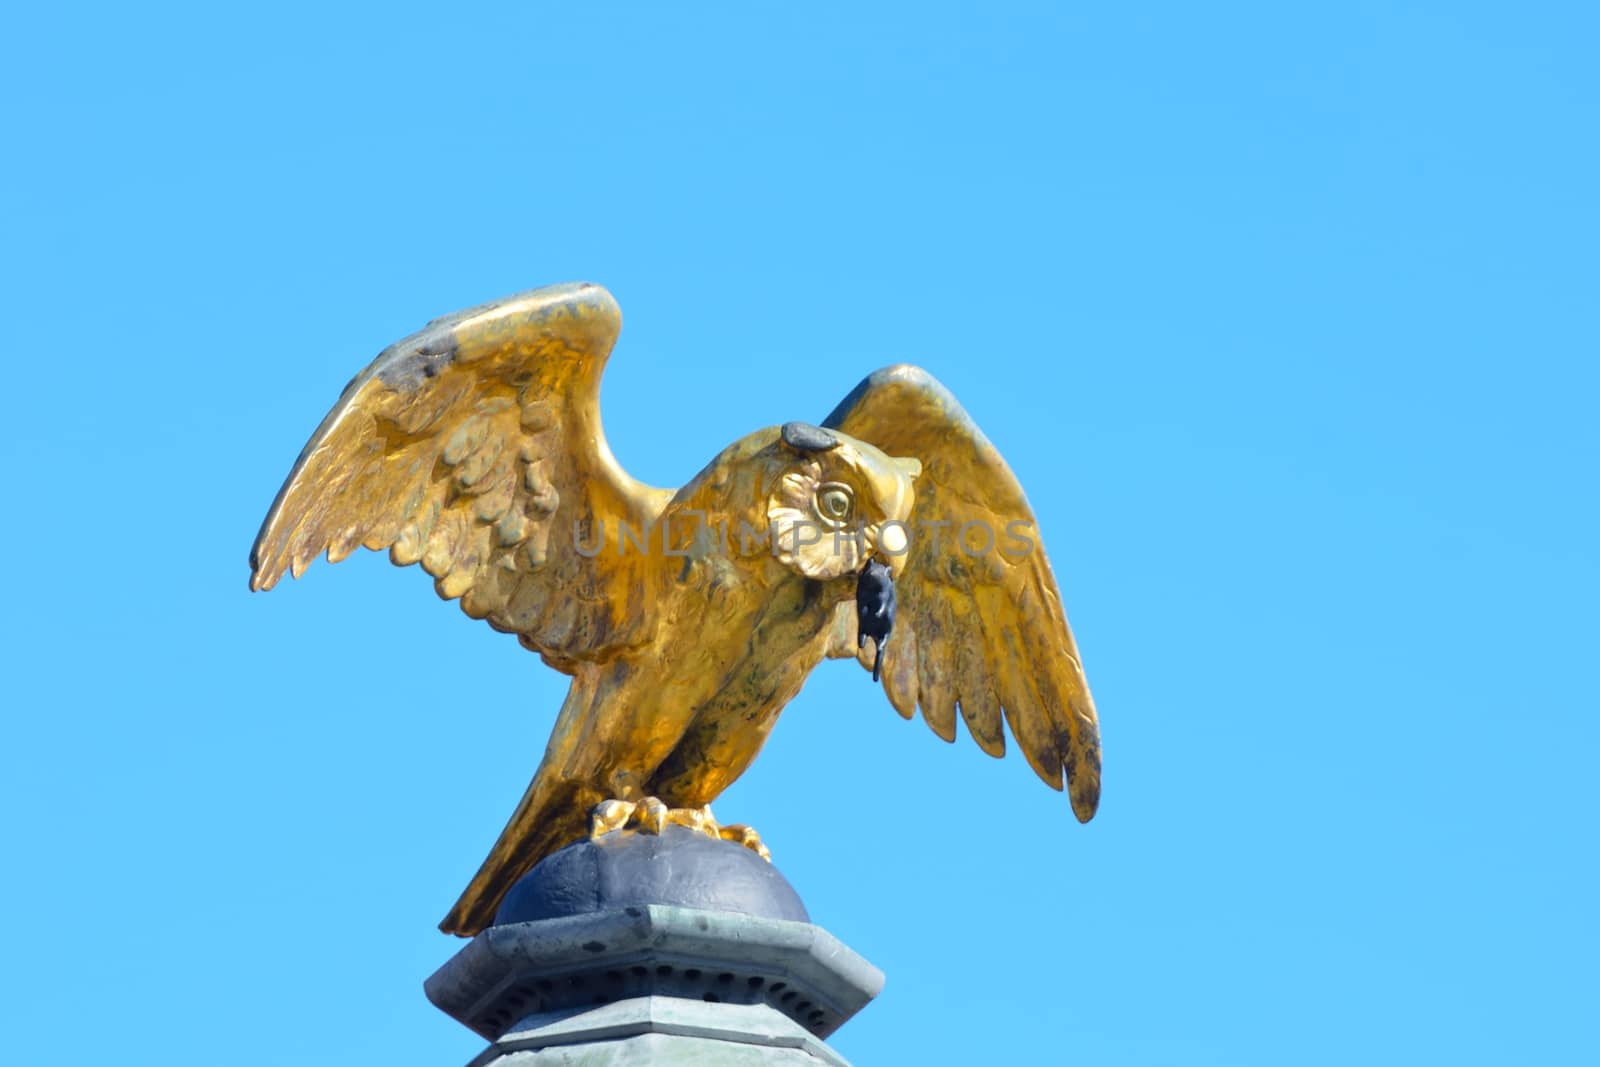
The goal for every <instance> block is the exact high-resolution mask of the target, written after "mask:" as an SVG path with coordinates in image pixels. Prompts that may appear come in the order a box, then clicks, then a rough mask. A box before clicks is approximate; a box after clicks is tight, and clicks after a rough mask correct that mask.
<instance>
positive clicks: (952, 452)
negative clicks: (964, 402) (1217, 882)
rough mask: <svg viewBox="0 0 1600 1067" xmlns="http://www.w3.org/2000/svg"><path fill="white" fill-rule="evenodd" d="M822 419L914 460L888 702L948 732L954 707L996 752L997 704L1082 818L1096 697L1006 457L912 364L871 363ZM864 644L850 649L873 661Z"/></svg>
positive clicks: (1089, 800) (887, 658)
mask: <svg viewBox="0 0 1600 1067" xmlns="http://www.w3.org/2000/svg"><path fill="white" fill-rule="evenodd" d="M823 425H825V426H830V427H833V428H834V429H837V430H841V431H843V432H845V433H847V434H850V435H851V436H852V437H858V438H860V439H861V440H863V441H867V442H869V443H871V444H874V445H876V446H877V447H878V448H881V449H882V450H883V451H885V452H887V453H888V454H889V455H891V456H914V457H916V458H917V459H919V460H921V461H922V475H921V477H919V478H918V479H917V486H916V497H917V499H916V507H915V510H914V512H913V513H912V518H911V523H910V526H911V528H910V530H909V531H908V533H909V534H910V549H909V551H908V554H907V558H906V561H905V566H904V568H903V570H902V572H901V574H900V576H899V578H898V579H897V581H896V582H895V591H896V596H897V599H898V601H899V612H898V619H897V620H896V623H895V628H894V633H893V634H892V635H891V636H890V637H889V639H888V641H887V642H886V647H885V649H884V663H883V685H884V689H885V691H886V693H887V695H888V697H889V701H890V703H892V704H893V705H894V707H895V709H896V710H897V711H899V712H900V714H901V715H903V716H905V717H906V718H908V719H909V718H911V716H912V713H913V712H914V711H915V710H916V708H917V707H919V706H920V707H921V708H922V716H923V718H924V719H925V720H926V721H927V723H928V725H929V726H930V727H932V728H933V732H934V733H936V734H938V735H939V736H940V737H942V738H944V739H945V740H946V741H953V740H955V736H956V713H957V710H958V709H959V711H960V714H961V717H962V719H964V720H965V721H966V724H967V728H968V730H969V731H970V732H971V734H972V737H973V739H974V740H976V741H977V742H978V744H979V746H981V747H982V748H983V750H984V751H985V752H987V753H989V754H990V755H992V756H1001V755H1004V754H1005V735H1004V733H1003V731H1002V729H1001V725H1000V721H1001V716H1002V714H1003V715H1004V716H1005V721H1006V722H1008V723H1009V724H1010V725H1011V733H1012V736H1014V737H1015V738H1016V740H1017V742H1018V744H1020V745H1021V747H1022V752H1023V755H1025V756H1026V757H1027V759H1028V763H1029V765H1031V766H1032V767H1033V769H1034V771H1036V772H1037V773H1038V775H1039V777H1040V778H1043V779H1044V780H1045V781H1046V782H1047V783H1049V784H1050V786H1051V787H1052V788H1055V789H1060V788H1061V787H1062V771H1063V770H1065V772H1066V780H1067V785H1068V787H1069V789H1070V796H1071V799H1072V810H1073V812H1074V813H1075V814H1076V815H1077V817H1078V818H1079V819H1080V820H1081V821H1083V822H1088V821H1089V819H1090V818H1092V817H1093V816H1094V812H1095V807H1096V806H1097V805H1098V803H1099V800H1100V731H1099V724H1098V720H1097V719H1096V716H1095V710H1094V701H1093V700H1092V699H1090V696H1089V686H1088V683H1087V682H1086V681H1085V679H1084V675H1083V667H1082V664H1081V663H1080V662H1079V659H1078V648H1077V645H1076V643H1075V642H1074V641H1073V640H1072V631H1071V630H1070V629H1069V628H1068V627H1067V618H1066V615H1065V613H1064V612H1063V611H1062V608H1061V594H1060V592H1059V590H1058V589H1057V588H1056V581H1055V577H1054V576H1053V575H1052V574H1051V573H1050V562H1049V560H1047V559H1046V558H1045V554H1044V546H1043V545H1042V544H1041V543H1040V541H1039V535H1038V529H1037V527H1036V525H1035V521H1034V516H1033V511H1032V509H1031V508H1029V507H1028V501H1027V498H1026V497H1025V496H1023V493H1022V487H1021V486H1020V485H1018V484H1017V480H1016V477H1015V476H1014V475H1012V473H1011V470H1010V468H1008V467H1007V466H1006V462H1005V460H1003V459H1001V458H1000V453H999V452H997V451H995V447H994V446H993V445H992V444H990V443H989V440H988V438H986V437H984V435H983V432H982V431H981V430H979V429H978V427H977V426H976V425H975V424H974V423H973V421H972V419H971V418H970V417H969V416H968V415H967V413H966V412H965V411H963V410H962V408H961V405H960V404H958V403H956V399H955V397H953V396H951V395H950V392H949V390H947V389H946V388H945V387H944V386H942V385H940V384H939V383H938V382H937V381H936V380H934V378H933V376H932V375H930V374H928V373H927V372H926V371H924V370H921V369H920V368H917V367H912V366H906V365H901V366H895V367H886V368H884V369H883V370H880V371H877V372H876V373H874V374H872V375H870V376H869V377H868V378H867V379H866V380H864V381H863V382H862V383H861V384H860V385H858V386H856V388H855V389H854V391H852V392H851V393H850V395H849V396H847V397H845V399H844V401H843V402H842V403H840V405H839V406H838V407H837V408H835V409H834V412H833V414H831V415H829V416H828V418H827V421H826V422H824V423H823ZM851 609H852V605H849V604H846V605H843V606H842V608H841V612H840V618H839V620H838V622H837V632H836V634H835V637H834V640H833V648H834V650H836V651H838V652H840V653H842V654H843V655H854V654H856V650H855V641H854V639H853V629H854V613H853V610H851ZM847 613H848V614H847ZM847 634H849V635H850V637H849V641H848V646H847V647H844V648H840V647H839V646H841V645H842V644H844V642H843V641H841V640H840V638H843V637H845V636H846V635H847ZM872 652H873V649H872V648H871V647H870V646H869V647H868V648H867V649H865V650H863V651H862V653H861V655H860V657H859V658H860V659H861V661H862V663H863V665H864V666H866V667H868V668H869V669H870V667H871V663H872V660H871V656H872Z"/></svg>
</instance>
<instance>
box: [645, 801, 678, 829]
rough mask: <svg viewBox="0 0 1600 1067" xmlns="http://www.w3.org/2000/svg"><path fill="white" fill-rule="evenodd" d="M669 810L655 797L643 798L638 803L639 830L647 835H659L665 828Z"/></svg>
mask: <svg viewBox="0 0 1600 1067" xmlns="http://www.w3.org/2000/svg"><path fill="white" fill-rule="evenodd" d="M671 810H672V809H670V808H668V807H667V806H666V805H665V804H663V803H662V802H661V801H660V800H657V799H656V798H655V797H645V798H644V799H643V800H641V801H639V829H640V830H643V831H644V832H645V833H647V834H659V833H660V832H661V831H663V830H665V829H666V828H667V816H668V814H670V812H671Z"/></svg>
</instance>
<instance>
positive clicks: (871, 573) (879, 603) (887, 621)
mask: <svg viewBox="0 0 1600 1067" xmlns="http://www.w3.org/2000/svg"><path fill="white" fill-rule="evenodd" d="M893 630H894V574H893V573H892V572H891V571H890V570H889V565H888V564H887V563H880V562H879V561H878V560H875V559H869V560H868V561H867V565H866V566H865V567H863V568H861V575H860V577H858V578H857V579H856V647H857V648H866V647H867V638H869V637H870V638H872V639H873V641H874V642H875V643H876V646H877V654H876V655H875V656H874V657H873V659H872V680H873V681H874V682H876V681H877V680H878V679H879V677H880V675H881V673H882V671H883V646H884V645H885V644H887V643H888V641H889V634H890V633H891V632H893Z"/></svg>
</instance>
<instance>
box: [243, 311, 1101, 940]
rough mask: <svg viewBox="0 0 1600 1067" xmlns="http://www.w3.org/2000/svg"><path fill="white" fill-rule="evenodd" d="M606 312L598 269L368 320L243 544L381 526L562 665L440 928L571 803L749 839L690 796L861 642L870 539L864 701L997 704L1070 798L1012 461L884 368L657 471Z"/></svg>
mask: <svg viewBox="0 0 1600 1067" xmlns="http://www.w3.org/2000/svg"><path fill="white" fill-rule="evenodd" d="M620 326H621V316H620V313H619V311H618V308H617V305H616V303H615V301H614V300H613V299H612V298H611V295H610V294H609V293H607V292H606V291H605V290H604V289H601V288H600V287H598V286H594V285H562V286H552V287H549V288H546V289H539V290H535V291H532V292H528V293H524V294H521V295H519V296H515V297H511V298H508V299H506V300H502V301H499V302H496V303H493V304H486V305H483V306H481V307H477V308H473V309H471V310H468V311H463V312H460V313H457V314H455V315H451V316H448V317H446V318H442V319H438V320H435V321H434V322H432V323H430V324H429V325H428V326H427V327H426V328H425V329H423V330H422V331H421V332H420V333H417V334H415V335H413V336H411V337H409V338H406V339H405V340H403V341H401V342H399V343H397V344H395V345H392V346H390V347H389V348H388V349H386V350H385V351H384V352H383V353H381V354H380V355H379V356H378V358H377V359H376V360H375V361H374V362H373V363H372V365H371V366H369V367H368V368H367V369H366V370H365V371H363V372H362V373H361V374H360V375H358V376H357V377H356V378H355V379H354V380H353V381H352V382H351V383H350V385H349V386H348V387H347V388H346V389H345V391H344V395H343V396H341V397H340V398H339V402H338V403H337V404H336V405H335V406H334V408H333V410H332V411H331V412H330V413H329V414H328V416H327V418H325V419H324V420H323V422H322V425H321V426H320V427H318V429H317V431H316V433H315V434H313V435H312V438H311V440H310V442H309V443H308V444H307V445H306V447H305V449H304V451H303V452H302V453H301V455H300V458H299V460H298V461H297V462H296V464H295V466H294V469H293V470H292V471H291V472H290V474H289V477H288V480H287V481H286V482H285V483H284V486H283V488H282V489H281V490H280V491H279V493H278V497H277V499H276V500H275V501H274V502H273V505H272V508H271V510H270V511H269V512H268V514H267V517H266V520H265V522H264V523H263V524H262V527H261V532H260V534H259V536H258V537H257V540H256V544H255V547H254V549H253V550H252V552H251V556H250V563H251V571H252V574H251V579H250V585H251V588H252V589H258V590H264V589H270V588H272V586H273V585H274V584H276V583H277V582H278V580H279V579H280V578H282V576H283V575H284V573H285V572H288V573H291V574H293V575H295V576H296V577H298V576H299V575H300V574H301V573H302V572H303V571H304V570H305V568H306V567H307V566H308V565H310V563H311V561H312V560H313V559H315V558H316V557H317V556H319V555H323V554H326V555H327V557H328V559H329V560H330V561H333V562H337V561H339V560H341V559H343V558H345V557H346V556H348V555H349V554H350V553H351V552H352V551H354V550H355V549H356V547H358V546H364V547H366V548H371V549H384V548H386V549H388V550H389V556H390V559H392V560H393V561H394V562H395V563H397V564H401V565H405V564H411V563H419V562H420V563H421V564H422V566H423V569H424V570H426V571H427V572H428V573H429V574H431V575H432V576H433V578H434V586H435V588H436V589H437V591H438V593H439V595H440V596H441V597H443V598H445V599H456V600H459V601H460V603H461V607H462V610H464V611H465V612H466V613H467V614H468V615H470V616H472V617H473V618H478V619H483V620H485V621H487V622H488V623H489V625H490V626H493V627H494V628H495V629H497V630H500V631H502V632H507V633H514V634H516V635H517V638H518V640H519V641H521V643H522V644H523V645H524V646H525V647H527V648H528V649H530V650H532V651H535V652H537V653H539V655H540V656H541V657H542V658H543V659H544V661H545V662H546V663H547V664H549V665H550V666H552V667H554V668H556V669H557V670H560V671H563V672H565V673H567V674H569V675H571V676H572V685H571V688H570V689H569V691H568V693H567V698H566V701H565V703H564V704H563V705H562V707H561V711H560V713H559V715H558V717H557V720H556V724H555V729H554V731H553V733H552V735H551V738H550V742H549V746H548V748H547V750H546V752H545V755H544V759H543V761H542V762H541V763H540V765H539V768H538V770H537V772H536V773H535V774H534V777H533V781H532V782H531V783H530V784H529V786H528V789H527V792H526V793H525V794H524V796H523V798H522V801H521V803H520V804H519V805H518V806H517V809H516V811H515V813H514V814H513V815H512V816H511V820H510V822H509V823H508V824H507V826H506V828H505V830H504V831H503V832H502V834H501V835H500V839H499V840H498V841H497V842H496V843H495V845H494V848H493V849H492V850H491V852H490V854H489V856H488V858H487V859H486V860H485V861H484V863H483V866H482V868H481V869H480V870H479V872H478V874H477V875H476V876H475V877H474V878H473V880H472V883H471V884H470V885H469V886H468V887H467V889H466V890H465V892H463V894H462V896H461V899H460V900H459V901H458V902H457V903H456V905H455V907H454V908H453V909H452V910H451V911H450V914H449V915H448V916H446V917H445V919H444V921H443V922H442V923H441V924H440V926H441V929H443V930H445V931H447V932H450V933H456V934H462V935H467V934H472V933H475V932H476V931H478V930H480V929H482V928H483V927H484V926H486V925H488V924H489V923H490V922H491V921H492V920H493V917H494V912H495V908H496V907H497V905H498V904H499V901H500V899H501V897H502V896H504V894H505V892H506V890H507V889H508V888H510V886H511V884H512V883H513V882H514V881H515V880H516V879H517V878H518V877H520V876H521V875H522V874H523V873H524V872H526V871H527V870H528V869H529V868H530V867H532V866H533V865H534V864H535V863H536V862H538V860H540V859H541V858H543V857H544V856H545V855H547V854H548V853H550V852H552V851H554V850H555V849H557V848H559V847H561V846H562V845H564V844H566V843H568V842H570V841H572V840H574V839H576V838H579V837H581V836H582V835H583V834H584V833H585V832H586V831H588V832H592V833H603V832H607V831H609V830H612V829H615V828H619V827H622V826H624V825H628V826H641V827H643V828H645V829H652V828H654V829H659V828H660V826H662V825H664V824H665V822H667V821H673V822H681V823H683V824H684V825H689V826H693V827H695V828H697V829H700V830H703V831H704V832H706V833H710V834H713V835H718V836H724V837H728V838H731V839H734V840H738V841H741V842H743V843H745V844H747V845H749V846H750V847H752V848H756V849H758V850H760V851H762V853H763V854H765V849H764V847H763V846H762V845H761V842H760V838H759V837H758V836H757V835H756V834H755V832H754V831H752V830H750V829H749V828H748V827H742V826H730V827H722V826H720V825H718V824H717V822H716V820H715V819H714V818H713V817H712V816H711V813H710V809H709V807H708V805H709V804H710V802H711V801H712V800H713V799H714V798H715V797H716V796H717V795H718V794H719V793H721V792H722V791H723V790H724V789H725V788H727V786H728V785H729V784H730V783H732V782H733V781H734V779H736V778H737V777H738V776H739V775H740V774H742V773H743V772H744V770H745V769H746V768H747V767H749V766H750V763H751V761H753V760H754V759H755V757H756V754H757V753H758V752H759V751H760V750H761V746H762V744H763V743H764V742H765V741H766V738H767V735H768V733H769V732H770V731H771V729H772V726H773V724H774V722H775V721H776V719H777V716H778V713H779V712H780V711H781V710H782V709H783V707H784V705H785V704H787V703H788V702H789V700H790V699H792V698H793V697H794V695H795V694H796V693H797V692H798V691H799V689H800V686H801V684H802V683H803V682H804V681H805V678H806V676H807V675H808V674H809V673H810V671H811V670H812V668H813V667H815V666H816V665H817V664H818V663H820V662H821V661H822V660H823V659H824V658H825V657H829V656H832V657H856V658H858V659H859V661H860V662H861V663H862V664H863V665H864V666H866V667H867V668H868V669H869V670H870V669H871V668H872V665H873V662H874V659H875V658H876V655H877V651H878V650H877V648H876V642H875V641H874V640H871V639H869V640H867V641H866V642H865V645H864V647H860V648H858V641H857V639H856V624H857V618H856V612H855V605H854V603H853V598H854V596H855V590H856V583H857V576H858V574H859V573H860V572H861V571H862V570H863V568H864V567H865V566H866V564H867V562H868V561H869V560H872V559H876V560H878V561H879V562H880V563H885V564H887V565H888V566H889V568H890V571H891V573H892V575H893V577H894V587H895V592H896V593H897V595H898V605H899V607H898V621H896V622H895V624H894V628H893V630H892V633H891V635H890V636H889V637H888V638H887V639H886V640H885V642H884V648H883V658H882V663H881V671H882V685H883V688H884V691H885V693H886V695H887V697H888V700H889V703H890V704H891V705H893V707H894V708H895V709H896V710H897V711H898V712H899V713H900V714H901V715H902V716H904V717H906V718H911V717H912V716H913V715H914V714H915V712H916V710H917V709H918V708H921V709H922V715H923V718H924V719H925V720H926V722H927V723H928V725H929V726H930V727H932V729H933V731H934V732H935V733H936V734H938V735H939V736H940V737H942V738H944V739H945V740H954V739H955V736H956V719H957V716H958V715H959V717H960V718H961V720H962V721H964V722H965V723H966V724H967V729H968V732H970V733H971V734H972V736H973V738H974V739H975V740H976V741H977V743H978V744H979V746H981V747H982V749H983V750H984V751H985V752H988V753H989V754H991V755H994V756H999V755H1002V754H1003V753H1004V751H1005V736H1004V731H1003V729H1002V726H1001V721H1002V717H1003V718H1004V720H1005V722H1006V723H1008V724H1009V725H1010V730H1011V734H1012V736H1013V737H1014V738H1015V740H1016V742H1017V744H1018V745H1019V747H1020V748H1021V749H1022V753H1023V755H1024V757H1025V758H1026V759H1027V761H1028V763H1029V765H1030V766H1032V767H1033V769H1034V771H1035V772H1036V773H1037V774H1038V775H1039V776H1040V777H1041V778H1042V779H1044V781H1045V782H1047V783H1048V784H1050V785H1051V786H1052V787H1053V788H1055V789H1061V788H1063V785H1065V786H1066V788H1067V789H1068V790H1069V796H1070V799H1071V803H1072V809H1073V811H1074V812H1075V813H1076V815H1077V817H1078V818H1079V819H1080V820H1083V821H1087V820H1088V819H1089V818H1091V817H1092V816H1093V815H1094V811H1095V806H1096V804H1097V802H1098V799H1099V794H1100V752H1099V733H1098V727H1097V722H1096V717H1095V710H1094V704H1093V702H1092V700H1091V699H1090V696H1089V690H1088V686H1087V684H1086V682H1085V680H1084V675H1083V670H1082V668H1081V666H1080V664H1079V660H1078V653H1077V648H1076V646H1075V644H1074V642H1073V639H1072V634H1071V631H1070V630H1069V629H1068V626H1067V620H1066V617H1065V615H1064V614H1063V611H1062V607H1061V600H1060V595H1059V592H1058V590H1057V587H1056V582H1055V579H1054V577H1053V576H1052V574H1051V571H1050V565H1049V562H1048V561H1047V560H1046V558H1045V554H1044V550H1043V547H1042V545H1041V544H1040V543H1039V540H1038V533H1037V530H1036V529H1035V527H1034V516H1033V512H1032V510H1031V509H1030V508H1029V507H1028V503H1027V500H1026V499H1025V498H1024V496H1023V493H1022V489H1021V487H1020V486H1019V485H1018V484H1017V482H1016V479H1015V478H1014V477H1013V476H1012V474H1011V471H1010V470H1009V469H1008V468H1007V466H1006V464H1005V461H1004V460H1003V459H1001V457H1000V455H999V453H998V452H996V451H995V449H994V446H993V445H991V444H990V443H989V441H988V440H987V438H985V437H984V436H983V434H982V433H981V432H980V431H979V430H978V428H977V426H976V425H974V424H973V422H972V420H971V419H970V418H969V417H968V416H967V414H966V412H965V411H963V410H962V409H961V407H960V405H959V404H957V403H956V401H955V398H954V397H952V396H951V395H950V393H949V392H948V391H946V390H945V388H944V387H943V386H941V385H940V384H939V383H938V382H937V381H935V380H934V379H933V378H932V377H931V376H930V375H928V374H927V373H926V372H924V371H922V370H919V369H918V368H916V367H911V366H904V365H902V366H895V367H889V368H885V369H884V370H881V371H878V372H877V373H875V374H873V375H871V376H870V377H868V378H867V379H866V380H865V381H863V382H862V383H861V384H860V385H859V386H857V387H856V388H855V390H854V391H852V392H851V393H850V395H849V396H847V397H846V398H845V400H844V401H843V402H842V403H841V404H840V405H839V407H838V408H837V409H836V410H835V411H834V412H833V414H832V415H831V416H829V418H828V419H827V420H826V422H825V423H824V425H823V426H822V427H815V426H806V425H804V424H798V423H791V424H788V425H786V426H784V427H782V428H781V429H780V428H778V427H772V428H768V429H765V430H759V431H757V432H755V433H753V434H750V435H749V436H748V437H745V438H744V439H742V440H740V441H737V442H735V443H734V444H732V445H729V446H728V447H727V448H726V449H724V450H723V452H722V453H721V454H720V455H719V456H717V457H716V458H715V459H714V460H712V461H711V463H710V464H709V465H708V466H707V467H706V468H705V469H704V470H703V471H701V472H700V473H699V474H698V475H696V476H695V477H694V479H692V480H691V481H690V482H689V483H688V484H687V485H685V486H684V487H683V488H681V489H679V490H677V491H676V492H674V491H671V490H667V489H656V488H653V487H651V486H647V485H644V484H642V483H640V482H637V481H635V480H634V479H633V478H631V477H629V476H628V474H627V473H626V472H625V471H623V470H622V468H621V467H620V466H619V465H618V464H617V461H616V460H615V459H614V458H613V457H612V455H611V450H610V448H609V447H607V445H606V441H605V436H604V435H603V433H602V432H601V428H600V411H599V389H600V375H601V371H602V369H603V368H604V366H605V361H606V358H607V356H608V355H609V354H610V352H611V347H612V344H613V343H614V341H615V340H616V336H617V332H618V330H619V328H620ZM662 414H663V416H667V415H668V414H670V413H662ZM979 549H983V550H982V551H979Z"/></svg>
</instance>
